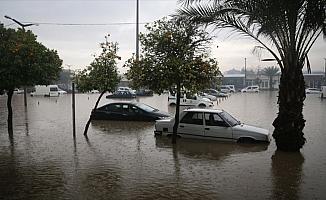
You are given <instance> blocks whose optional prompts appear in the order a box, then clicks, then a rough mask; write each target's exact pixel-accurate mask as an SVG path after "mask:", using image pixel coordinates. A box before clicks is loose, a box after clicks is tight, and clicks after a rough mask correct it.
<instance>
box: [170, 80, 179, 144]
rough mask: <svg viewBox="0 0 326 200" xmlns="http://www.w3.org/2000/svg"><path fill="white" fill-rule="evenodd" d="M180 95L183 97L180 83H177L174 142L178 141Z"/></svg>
mask: <svg viewBox="0 0 326 200" xmlns="http://www.w3.org/2000/svg"><path fill="white" fill-rule="evenodd" d="M180 97H181V88H180V83H178V84H177V105H176V108H175V117H174V119H175V121H174V125H173V134H172V144H176V143H177V131H178V126H179V114H180Z"/></svg>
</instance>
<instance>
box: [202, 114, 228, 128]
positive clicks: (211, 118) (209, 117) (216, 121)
mask: <svg viewBox="0 0 326 200" xmlns="http://www.w3.org/2000/svg"><path fill="white" fill-rule="evenodd" d="M205 124H206V126H225V122H224V120H223V119H222V118H221V117H220V116H219V115H218V114H214V113H205Z"/></svg>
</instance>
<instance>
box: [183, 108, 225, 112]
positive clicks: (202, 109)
mask: <svg viewBox="0 0 326 200" xmlns="http://www.w3.org/2000/svg"><path fill="white" fill-rule="evenodd" d="M184 112H209V113H221V112H223V110H221V109H207V108H190V109H186V110H184Z"/></svg>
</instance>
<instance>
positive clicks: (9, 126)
mask: <svg viewBox="0 0 326 200" xmlns="http://www.w3.org/2000/svg"><path fill="white" fill-rule="evenodd" d="M13 94H14V90H13V89H9V90H8V92H7V96H8V98H7V108H8V119H7V123H8V134H9V136H12V135H13V125H12V116H13V114H12V106H11V100H12V96H13Z"/></svg>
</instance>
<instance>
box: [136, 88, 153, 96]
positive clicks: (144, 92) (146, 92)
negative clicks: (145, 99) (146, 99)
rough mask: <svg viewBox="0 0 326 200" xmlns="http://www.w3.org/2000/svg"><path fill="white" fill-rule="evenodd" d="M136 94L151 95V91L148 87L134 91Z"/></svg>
mask: <svg viewBox="0 0 326 200" xmlns="http://www.w3.org/2000/svg"><path fill="white" fill-rule="evenodd" d="M136 95H137V96H153V91H152V90H149V89H140V90H137V91H136Z"/></svg>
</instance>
